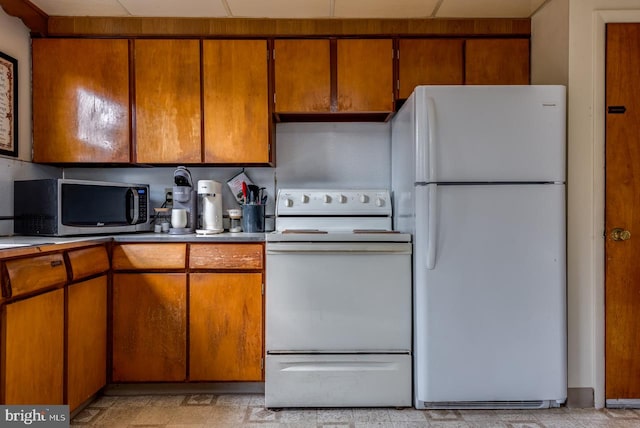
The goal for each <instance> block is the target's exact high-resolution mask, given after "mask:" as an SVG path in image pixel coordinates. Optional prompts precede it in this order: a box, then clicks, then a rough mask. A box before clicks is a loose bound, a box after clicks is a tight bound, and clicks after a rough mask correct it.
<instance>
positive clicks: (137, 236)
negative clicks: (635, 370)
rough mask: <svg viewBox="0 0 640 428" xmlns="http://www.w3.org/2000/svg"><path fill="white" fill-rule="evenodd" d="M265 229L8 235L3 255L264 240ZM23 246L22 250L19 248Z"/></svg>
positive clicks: (0, 248) (2, 241) (1, 240)
mask: <svg viewBox="0 0 640 428" xmlns="http://www.w3.org/2000/svg"><path fill="white" fill-rule="evenodd" d="M264 240H265V234H264V233H242V232H240V233H230V232H223V233H217V234H213V235H196V234H195V233H192V234H188V235H170V234H168V233H153V232H143V233H123V234H118V235H84V236H66V237H50V236H4V237H0V256H5V255H9V253H10V254H11V256H14V255H23V254H29V253H38V252H42V251H52V250H55V249H56V247H57V246H60V247H65V246H67V245H74V244H81V243H84V242H87V243H88V242H109V241H115V242H158V243H163V242H264ZM18 250H19V251H18Z"/></svg>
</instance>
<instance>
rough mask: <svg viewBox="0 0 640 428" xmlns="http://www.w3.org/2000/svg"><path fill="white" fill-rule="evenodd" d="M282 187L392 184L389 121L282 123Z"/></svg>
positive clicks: (279, 163) (279, 184) (279, 179)
mask: <svg viewBox="0 0 640 428" xmlns="http://www.w3.org/2000/svg"><path fill="white" fill-rule="evenodd" d="M276 136H277V146H276V156H277V167H276V183H277V187H278V188H285V187H328V188H330V187H354V188H365V187H368V188H388V187H389V186H390V185H391V124H390V123H281V124H278V125H277V127H276Z"/></svg>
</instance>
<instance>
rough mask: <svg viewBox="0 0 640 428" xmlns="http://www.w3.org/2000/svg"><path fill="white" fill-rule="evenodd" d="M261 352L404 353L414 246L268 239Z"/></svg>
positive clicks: (407, 344) (407, 342)
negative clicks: (264, 319)
mask: <svg viewBox="0 0 640 428" xmlns="http://www.w3.org/2000/svg"><path fill="white" fill-rule="evenodd" d="M266 263H267V266H266V272H267V280H266V350H267V353H268V354H291V353H301V354H302V353H307V354H308V353H409V352H410V350H411V244H410V243H371V242H342V243H341V242H338V243H332V242H269V243H267V256H266Z"/></svg>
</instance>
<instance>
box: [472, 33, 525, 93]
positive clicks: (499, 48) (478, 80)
mask: <svg viewBox="0 0 640 428" xmlns="http://www.w3.org/2000/svg"><path fill="white" fill-rule="evenodd" d="M465 43H466V47H465V83H466V84H467V85H528V84H529V40H527V39H474V40H467V41H466V42H465Z"/></svg>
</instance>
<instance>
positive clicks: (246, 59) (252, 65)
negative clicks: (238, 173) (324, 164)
mask: <svg viewBox="0 0 640 428" xmlns="http://www.w3.org/2000/svg"><path fill="white" fill-rule="evenodd" d="M203 45H204V47H203V53H202V61H203V83H204V91H203V94H204V139H205V140H204V161H205V162H206V163H268V162H269V161H270V160H271V159H269V122H270V118H269V94H268V83H269V82H268V79H267V42H266V41H265V40H205V41H204V42H203Z"/></svg>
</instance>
